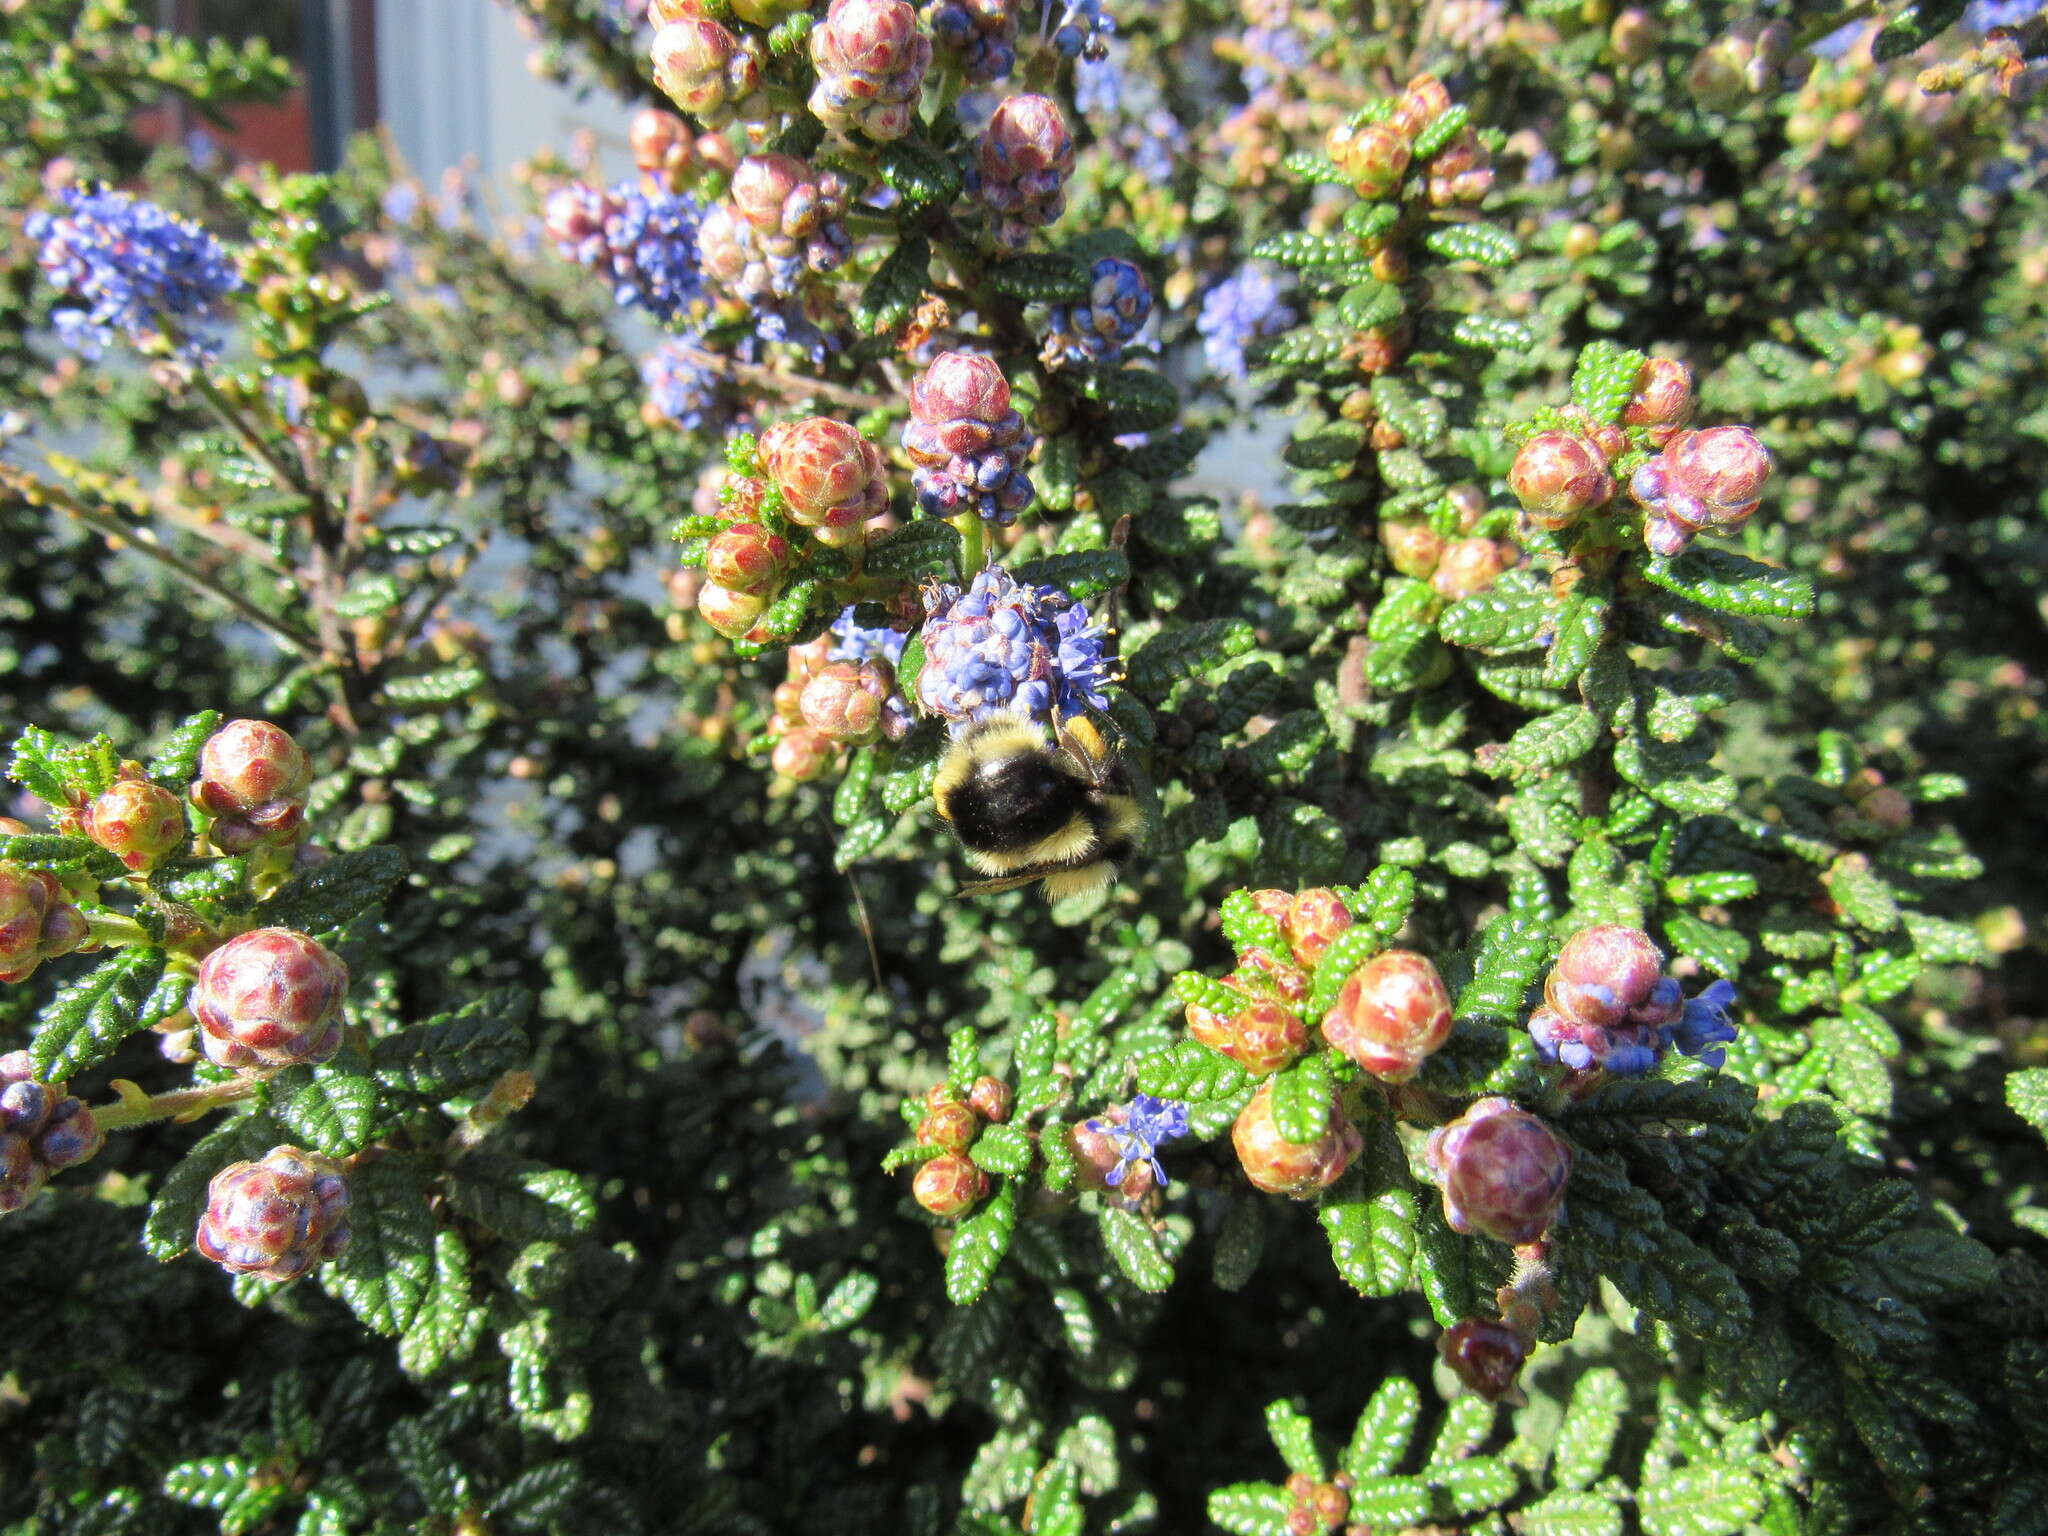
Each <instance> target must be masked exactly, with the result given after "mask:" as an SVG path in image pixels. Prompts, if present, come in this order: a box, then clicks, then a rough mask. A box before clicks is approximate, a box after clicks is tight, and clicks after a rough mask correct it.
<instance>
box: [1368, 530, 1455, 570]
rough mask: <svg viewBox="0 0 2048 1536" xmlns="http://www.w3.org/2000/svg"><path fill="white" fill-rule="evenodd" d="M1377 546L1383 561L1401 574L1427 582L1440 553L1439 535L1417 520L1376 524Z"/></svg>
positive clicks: (1442, 549) (1442, 546) (1441, 548)
mask: <svg viewBox="0 0 2048 1536" xmlns="http://www.w3.org/2000/svg"><path fill="white" fill-rule="evenodd" d="M1380 546H1381V548H1383V549H1385V550H1386V552H1387V563H1388V564H1389V565H1391V566H1393V568H1394V569H1395V570H1397V571H1399V572H1400V573H1401V574H1402V575H1403V576H1413V577H1415V578H1416V579H1417V580H1418V581H1427V580H1428V579H1429V576H1430V573H1431V572H1432V571H1434V570H1435V569H1436V563H1437V561H1438V560H1439V559H1440V558H1441V557H1442V555H1443V552H1444V541H1443V535H1441V534H1440V533H1438V532H1437V531H1436V530H1435V529H1434V528H1432V527H1430V526H1429V524H1428V523H1427V522H1425V521H1423V520H1421V519H1419V518H1418V519H1417V520H1415V521H1414V522H1400V521H1395V522H1386V523H1381V524H1380Z"/></svg>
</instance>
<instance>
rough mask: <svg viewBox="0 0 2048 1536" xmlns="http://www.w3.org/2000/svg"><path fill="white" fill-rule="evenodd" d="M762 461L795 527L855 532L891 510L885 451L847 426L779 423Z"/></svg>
mask: <svg viewBox="0 0 2048 1536" xmlns="http://www.w3.org/2000/svg"><path fill="white" fill-rule="evenodd" d="M913 393H914V390H913ZM760 456H761V467H762V469H763V470H764V471H765V472H766V473H767V476H768V478H769V479H770V480H771V481H773V482H774V485H775V488H776V489H777V490H778V491H780V492H781V493H782V499H783V502H784V503H785V504H786V505H787V507H788V508H789V517H790V521H792V522H795V523H800V524H802V525H804V526H805V527H809V528H828V527H829V528H853V527H858V526H859V525H860V524H862V523H864V522H867V521H868V520H870V519H871V518H875V517H879V516H880V515H881V514H882V513H884V512H886V511H887V510H888V509H889V466H888V463H887V461H886V460H884V459H883V457H882V450H881V449H879V448H877V447H876V446H875V445H874V444H873V443H871V442H869V441H868V440H867V439H866V438H864V437H862V436H861V435H860V432H859V431H858V430H857V429H856V428H854V427H852V426H850V425H848V424H847V423H846V422H843V421H834V420H832V419H831V418H830V417H827V416H813V417H811V418H810V419H808V420H806V421H796V422H777V423H776V424H775V425H774V426H772V427H770V428H769V429H768V430H767V431H766V432H763V433H762V434H761V440H760Z"/></svg>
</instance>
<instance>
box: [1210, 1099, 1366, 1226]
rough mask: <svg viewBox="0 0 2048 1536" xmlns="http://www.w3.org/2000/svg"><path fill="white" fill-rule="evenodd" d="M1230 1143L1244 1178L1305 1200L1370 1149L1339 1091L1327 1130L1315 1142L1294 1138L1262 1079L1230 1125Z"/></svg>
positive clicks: (1269, 1191) (1328, 1115) (1273, 1192)
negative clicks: (1341, 1101) (1284, 1128)
mask: <svg viewBox="0 0 2048 1536" xmlns="http://www.w3.org/2000/svg"><path fill="white" fill-rule="evenodd" d="M1230 1141H1231V1145H1232V1146H1234V1147H1236V1148H1237V1160H1238V1162H1239V1163H1241V1164H1242V1165H1243V1166H1244V1172H1245V1177H1246V1178H1248V1179H1250V1180H1251V1181H1252V1183H1253V1184H1254V1185H1256V1186H1257V1187H1258V1188H1260V1189H1262V1190H1264V1191H1265V1192H1266V1193H1267V1194H1269V1195H1289V1196H1292V1197H1293V1198H1294V1199H1296V1200H1306V1199H1308V1198H1309V1197H1310V1196H1311V1195H1314V1194H1315V1193H1316V1192H1317V1191H1319V1190H1324V1189H1328V1188H1329V1187H1330V1186H1331V1185H1332V1184H1334V1183H1336V1182H1337V1180H1338V1179H1339V1178H1341V1177H1342V1176H1343V1174H1344V1170H1345V1169H1346V1168H1348V1167H1350V1166H1351V1163H1352V1160H1353V1159H1354V1158H1356V1157H1357V1156H1358V1154H1359V1153H1360V1152H1362V1151H1363V1150H1365V1138H1364V1137H1363V1136H1361V1135H1360V1134H1359V1132H1358V1127H1357V1126H1356V1125H1354V1124H1352V1123H1351V1119H1350V1117H1349V1116H1347V1115H1346V1114H1345V1113H1344V1111H1343V1107H1342V1106H1341V1105H1340V1104H1339V1102H1338V1099H1337V1096H1336V1095H1335V1094H1334V1093H1333V1094H1332V1095H1331V1097H1330V1102H1329V1106H1328V1109H1327V1111H1326V1118H1325V1120H1324V1125H1323V1129H1322V1131H1321V1133H1320V1134H1318V1135H1317V1136H1316V1137H1315V1138H1314V1139H1313V1140H1311V1141H1289V1140H1288V1139H1287V1137H1286V1136H1285V1135H1283V1134H1282V1133H1281V1130H1280V1126H1279V1124H1278V1122H1276V1121H1275V1120H1274V1118H1273V1086H1272V1084H1270V1083H1266V1084H1262V1085H1261V1086H1260V1088H1259V1091H1258V1092H1257V1093H1255V1094H1253V1095H1252V1098H1251V1102H1250V1103H1249V1104H1247V1105H1245V1107H1244V1109H1243V1110H1242V1112H1240V1113H1239V1115H1238V1117H1237V1123H1236V1124H1235V1125H1233V1126H1232V1127H1231V1128H1230Z"/></svg>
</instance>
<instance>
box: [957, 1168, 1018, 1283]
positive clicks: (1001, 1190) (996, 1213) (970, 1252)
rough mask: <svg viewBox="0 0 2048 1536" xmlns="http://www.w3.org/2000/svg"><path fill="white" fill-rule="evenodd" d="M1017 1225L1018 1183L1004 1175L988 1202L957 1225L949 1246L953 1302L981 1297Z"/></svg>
mask: <svg viewBox="0 0 2048 1536" xmlns="http://www.w3.org/2000/svg"><path fill="white" fill-rule="evenodd" d="M1016 1225H1017V1186H1016V1185H1015V1184H1013V1183H1011V1182H1010V1181H1009V1180H1007V1179H1005V1180H1003V1181H1002V1182H1001V1184H1000V1185H999V1186H998V1187H997V1189H996V1192H995V1194H994V1195H993V1196H991V1197H990V1199H989V1202H988V1204H986V1205H984V1206H983V1207H982V1208H981V1209H980V1210H978V1211H976V1212H975V1213H974V1214H973V1215H972V1216H969V1217H968V1218H967V1219H966V1220H965V1221H963V1222H961V1223H960V1225H959V1226H958V1227H956V1228H954V1230H953V1245H952V1247H950V1248H948V1249H947V1250H946V1295H947V1297H948V1298H949V1299H950V1300H951V1301H952V1303H953V1305H954V1306H956V1307H967V1306H972V1305H973V1304H974V1303H975V1302H977V1301H979V1300H980V1299H981V1295H982V1292H984V1291H986V1290H987V1289H988V1285H989V1282H990V1281H991V1280H993V1279H994V1278H995V1274H996V1267H997V1266H998V1265H1000V1264H1001V1263H1002V1262H1003V1255H1004V1254H1006V1253H1008V1252H1009V1251H1010V1233H1011V1231H1012V1230H1013V1229H1014V1228H1015V1227H1016Z"/></svg>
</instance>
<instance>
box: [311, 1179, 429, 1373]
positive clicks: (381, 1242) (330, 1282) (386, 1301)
mask: <svg viewBox="0 0 2048 1536" xmlns="http://www.w3.org/2000/svg"><path fill="white" fill-rule="evenodd" d="M349 1193H350V1197H351V1199H350V1204H349V1225H350V1226H351V1228H352V1229H353V1231H354V1236H353V1237H351V1238H350V1239H349V1245H348V1246H347V1247H346V1248H344V1249H343V1250H342V1251H341V1257H340V1258H338V1259H336V1260H334V1261H333V1262H332V1263H329V1264H323V1265H321V1266H320V1267H319V1268H318V1269H317V1270H315V1271H314V1273H315V1274H317V1275H318V1276H319V1277H320V1284H321V1286H322V1288H324V1289H325V1290H326V1291H327V1293H328V1294H329V1295H331V1296H334V1297H336V1298H338V1299H339V1300H341V1301H342V1302H344V1303H345V1304H346V1305H347V1306H348V1309H349V1310H350V1311H351V1312H353V1313H355V1315H356V1316H357V1317H358V1318H359V1319H361V1321H362V1323H363V1326H365V1327H366V1328H369V1329H370V1330H372V1331H373V1332H376V1333H385V1334H393V1335H396V1334H402V1333H404V1332H405V1330H406V1329H408V1328H410V1327H411V1326H412V1324H413V1320H414V1319H415V1318H417V1317H418V1316H419V1313H420V1308H421V1307H422V1306H424V1305H425V1304H426V1299H427V1294H428V1290H429V1288H430V1287H431V1286H432V1285H433V1283H434V1220H433V1217H432V1216H431V1215H429V1214H428V1212H427V1200H426V1192H425V1190H423V1189H422V1188H421V1186H420V1179H419V1173H418V1171H417V1169H416V1168H415V1167H414V1165H413V1162H412V1159H410V1158H408V1157H403V1156H394V1157H383V1158H379V1159H378V1160H377V1161H376V1162H373V1163H371V1164H369V1165H368V1166H367V1167H364V1168H362V1169H359V1170H358V1171H356V1172H355V1173H353V1174H351V1175H350V1176H349Z"/></svg>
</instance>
